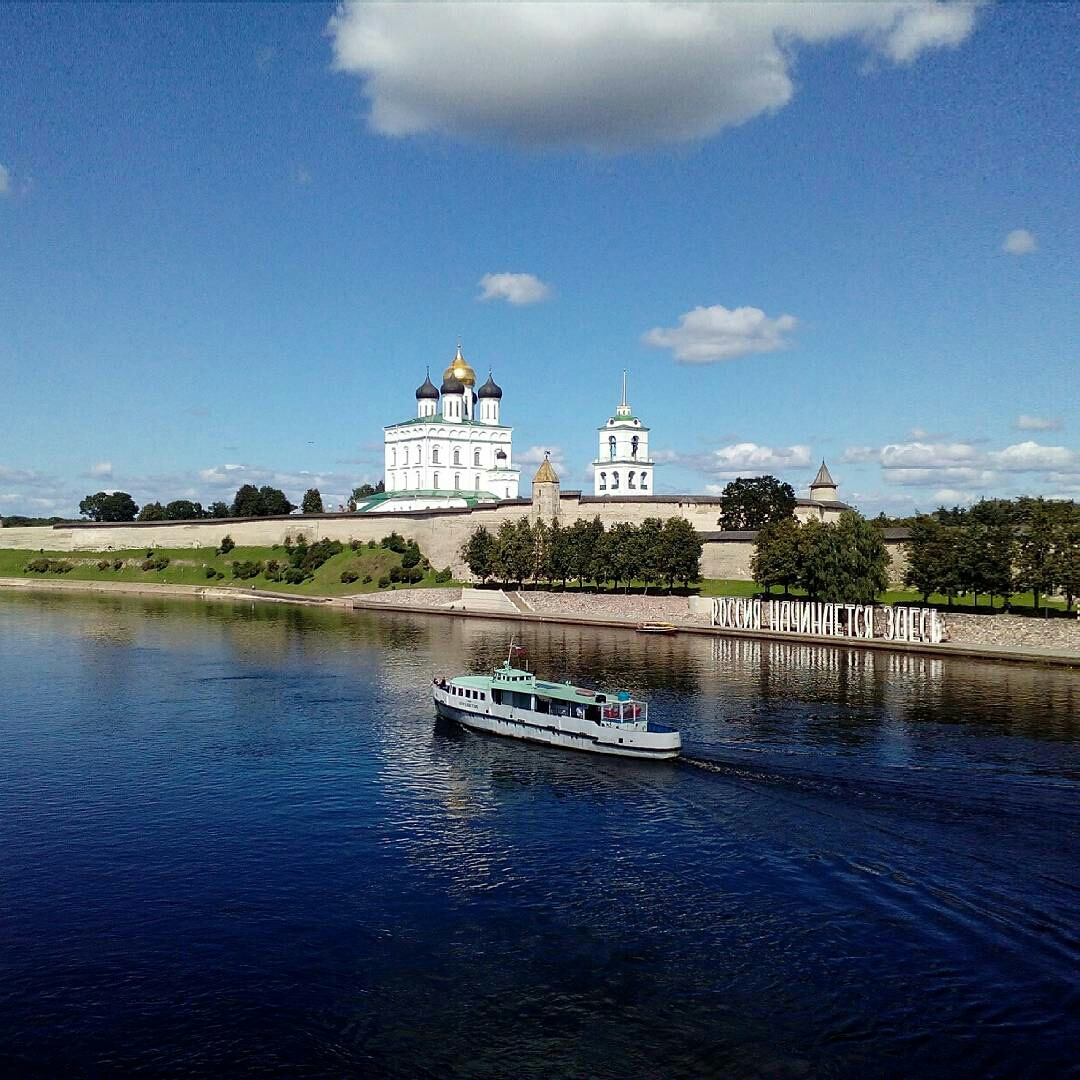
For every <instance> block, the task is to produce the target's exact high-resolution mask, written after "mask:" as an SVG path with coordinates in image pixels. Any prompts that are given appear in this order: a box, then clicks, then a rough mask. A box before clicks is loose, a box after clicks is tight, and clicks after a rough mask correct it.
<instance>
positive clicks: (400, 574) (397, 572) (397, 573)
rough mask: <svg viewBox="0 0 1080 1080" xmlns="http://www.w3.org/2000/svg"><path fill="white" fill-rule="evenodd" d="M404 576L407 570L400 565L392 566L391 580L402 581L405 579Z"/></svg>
mask: <svg viewBox="0 0 1080 1080" xmlns="http://www.w3.org/2000/svg"><path fill="white" fill-rule="evenodd" d="M404 576H405V571H404V570H402V568H401V567H400V566H391V567H390V580H391V581H402V580H403V579H404Z"/></svg>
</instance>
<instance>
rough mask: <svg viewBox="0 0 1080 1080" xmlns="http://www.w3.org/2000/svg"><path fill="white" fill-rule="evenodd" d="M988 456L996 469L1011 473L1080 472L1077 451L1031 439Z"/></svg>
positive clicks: (1079, 458)
mask: <svg viewBox="0 0 1080 1080" xmlns="http://www.w3.org/2000/svg"><path fill="white" fill-rule="evenodd" d="M986 456H987V458H988V459H989V460H990V461H991V462H992V463H993V465H994V467H995V468H998V469H1005V470H1007V471H1009V472H1037V471H1040V470H1043V469H1054V470H1056V471H1058V472H1080V453H1078V452H1077V451H1075V450H1070V449H1068V448H1067V447H1064V446H1043V445H1042V444H1041V443H1037V442H1032V441H1031V440H1030V439H1029V440H1028V441H1027V442H1022V443H1015V444H1014V445H1013V446H1006V447H1005V449H1004V450H997V451H993V452H992V453H989V454H987V455H986Z"/></svg>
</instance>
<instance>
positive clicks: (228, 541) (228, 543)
mask: <svg viewBox="0 0 1080 1080" xmlns="http://www.w3.org/2000/svg"><path fill="white" fill-rule="evenodd" d="M234 547H236V544H235V543H234V542H233V538H232V537H231V536H223V537H222V538H221V546H220V547H219V548H218V549H217V553H218V554H219V555H228V554H229V552H230V551H232V549H233V548H234Z"/></svg>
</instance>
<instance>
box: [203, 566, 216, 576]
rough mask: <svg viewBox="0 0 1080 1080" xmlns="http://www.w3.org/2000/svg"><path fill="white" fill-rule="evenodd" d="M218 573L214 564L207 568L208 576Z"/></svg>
mask: <svg viewBox="0 0 1080 1080" xmlns="http://www.w3.org/2000/svg"><path fill="white" fill-rule="evenodd" d="M217 575H218V572H217V570H215V569H214V568H213V567H212V566H208V567H207V568H206V576H207V577H208V578H212V577H217Z"/></svg>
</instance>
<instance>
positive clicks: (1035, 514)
mask: <svg viewBox="0 0 1080 1080" xmlns="http://www.w3.org/2000/svg"><path fill="white" fill-rule="evenodd" d="M907 555H908V569H907V572H906V574H905V576H904V580H905V583H906V584H907V585H909V586H911V587H912V588H915V589H918V591H919V592H920V593H922V595H923V599H924V600H925V599H926V597H927V596H929V594H930V593H932V592H933V593H940V594H941V595H942V596H945V597H948V598H949V600H950V601H951V599H952V597H953V596H957V595H959V594H962V593H963V594H966V593H972V594H974V596H975V601H976V603H978V598H979V596H980V595H985V596H989V597H990V601H991V603H993V599H994V597H995V596H1000V597H1004V598H1005V599H1006V601H1007V600H1008V597H1009V596H1011V595H1012V594H1014V593H1021V592H1029V591H1030V592H1031V593H1032V594H1033V599H1034V605H1035V608H1036V609H1038V608H1039V607H1040V601H1041V599H1042V598H1043V597H1045V596H1047V595H1050V594H1053V593H1062V594H1064V596H1065V604H1066V607H1067V608H1068V609H1071V608H1072V605H1073V600H1074V599H1075V598H1076V597H1077V596H1080V505H1078V504H1077V503H1075V502H1067V501H1062V500H1048V499H1033V498H1021V499H1013V500H1008V499H987V500H984V501H982V502H979V503H976V504H975V505H974V506H972V507H969V508H967V509H963V508H961V507H953V508H952V509H951V510H946V509H944V508H942V509H940V510H938V511H936V512H935V513H933V514H921V515H919V516H918V517H916V518H914V519H913V520H912V522H911V539H910V541H909V542H908V545H907Z"/></svg>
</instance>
